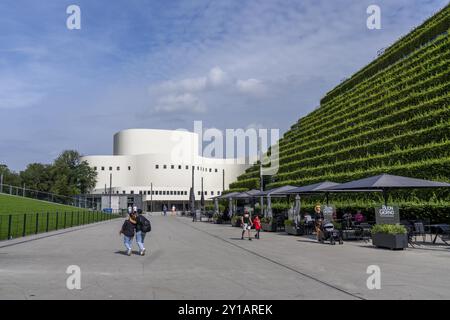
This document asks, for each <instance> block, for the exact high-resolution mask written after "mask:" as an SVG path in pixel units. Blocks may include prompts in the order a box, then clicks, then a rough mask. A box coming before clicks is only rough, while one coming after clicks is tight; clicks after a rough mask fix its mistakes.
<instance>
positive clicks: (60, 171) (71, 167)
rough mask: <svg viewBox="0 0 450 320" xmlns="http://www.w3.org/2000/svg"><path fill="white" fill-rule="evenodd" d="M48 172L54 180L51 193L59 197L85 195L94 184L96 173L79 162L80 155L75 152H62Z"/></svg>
mask: <svg viewBox="0 0 450 320" xmlns="http://www.w3.org/2000/svg"><path fill="white" fill-rule="evenodd" d="M50 171H51V174H52V176H53V179H54V184H53V186H52V187H51V191H52V192H54V193H57V194H60V195H64V196H73V195H77V194H85V193H88V192H89V191H90V190H91V189H92V188H94V186H95V184H96V179H97V172H96V171H95V170H94V169H93V168H91V167H89V164H88V163H87V162H86V161H81V155H80V154H79V153H78V152H77V151H75V150H66V151H64V152H62V153H61V154H60V155H59V156H58V158H56V160H55V161H54V163H53V165H52V167H51V170H50Z"/></svg>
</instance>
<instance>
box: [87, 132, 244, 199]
mask: <svg viewBox="0 0 450 320" xmlns="http://www.w3.org/2000/svg"><path fill="white" fill-rule="evenodd" d="M198 146H199V140H198V135H197V134H196V133H192V132H186V131H171V130H153V129H129V130H123V131H120V132H118V133H116V134H115V135H114V152H113V155H109V156H85V157H83V158H82V160H85V161H87V162H88V163H89V165H90V166H91V167H93V168H95V170H96V171H97V184H96V187H95V190H93V194H102V193H104V192H105V191H106V192H107V193H109V186H110V175H112V193H113V194H142V197H143V201H144V202H145V201H150V200H153V201H163V202H164V201H169V202H177V201H188V200H189V191H190V188H191V184H192V167H194V192H195V198H196V200H199V199H200V191H201V179H202V177H203V191H204V192H205V200H207V199H209V198H211V197H213V196H217V195H220V194H221V193H222V191H223V190H224V187H225V189H227V188H228V187H229V184H230V183H231V182H233V181H235V180H236V178H237V177H238V176H239V175H240V174H242V173H243V172H244V170H245V169H246V168H248V166H249V165H248V164H246V163H242V164H238V163H237V161H236V160H235V159H215V158H204V157H202V156H200V155H199V148H198ZM105 186H106V190H105ZM151 187H152V188H151ZM151 191H153V193H152V192H151Z"/></svg>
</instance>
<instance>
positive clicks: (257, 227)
mask: <svg viewBox="0 0 450 320" xmlns="http://www.w3.org/2000/svg"><path fill="white" fill-rule="evenodd" d="M253 225H254V226H255V231H256V234H255V239H259V232H260V231H261V219H259V216H258V215H256V216H255V218H254V219H253Z"/></svg>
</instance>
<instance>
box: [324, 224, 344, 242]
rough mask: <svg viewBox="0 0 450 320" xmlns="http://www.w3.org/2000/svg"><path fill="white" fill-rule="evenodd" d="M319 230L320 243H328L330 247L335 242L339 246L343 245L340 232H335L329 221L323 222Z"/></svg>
mask: <svg viewBox="0 0 450 320" xmlns="http://www.w3.org/2000/svg"><path fill="white" fill-rule="evenodd" d="M320 230H321V237H320V240H319V241H320V242H321V243H325V241H330V244H332V245H334V244H336V242H339V244H343V243H344V241H342V235H341V232H340V231H339V230H336V229H335V228H334V225H333V224H332V223H331V222H330V221H323V222H322V225H321V228H320Z"/></svg>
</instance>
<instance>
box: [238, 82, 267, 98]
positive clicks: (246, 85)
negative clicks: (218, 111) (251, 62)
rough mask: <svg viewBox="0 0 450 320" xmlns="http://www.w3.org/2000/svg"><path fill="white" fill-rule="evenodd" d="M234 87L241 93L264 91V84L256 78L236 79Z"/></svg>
mask: <svg viewBox="0 0 450 320" xmlns="http://www.w3.org/2000/svg"><path fill="white" fill-rule="evenodd" d="M236 87H237V89H238V90H239V91H240V92H242V93H249V94H254V95H260V94H263V93H264V92H265V86H264V84H263V83H262V82H261V81H260V80H258V79H248V80H238V81H237V82H236Z"/></svg>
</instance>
